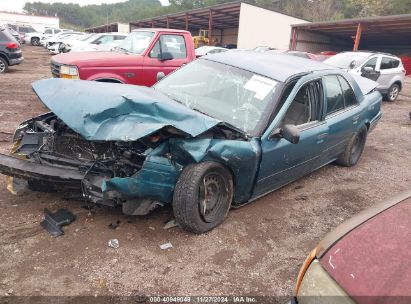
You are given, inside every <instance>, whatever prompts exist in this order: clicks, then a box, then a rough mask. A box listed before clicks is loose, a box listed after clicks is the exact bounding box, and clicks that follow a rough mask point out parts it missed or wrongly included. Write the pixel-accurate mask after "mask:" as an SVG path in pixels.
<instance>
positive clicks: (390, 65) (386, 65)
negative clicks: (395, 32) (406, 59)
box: [380, 57, 400, 70]
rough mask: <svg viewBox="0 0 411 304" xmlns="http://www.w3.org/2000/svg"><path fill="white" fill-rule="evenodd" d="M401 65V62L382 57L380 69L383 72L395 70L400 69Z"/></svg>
mask: <svg viewBox="0 0 411 304" xmlns="http://www.w3.org/2000/svg"><path fill="white" fill-rule="evenodd" d="M399 65H400V61H399V60H396V59H393V58H389V57H382V60H381V67H380V69H381V70H388V69H394V68H398V66H399Z"/></svg>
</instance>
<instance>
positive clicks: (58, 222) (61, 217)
mask: <svg viewBox="0 0 411 304" xmlns="http://www.w3.org/2000/svg"><path fill="white" fill-rule="evenodd" d="M75 219H76V216H75V215H74V214H73V213H71V212H70V211H69V210H67V209H64V208H62V209H59V210H57V211H56V212H54V213H53V212H51V211H50V210H48V209H44V220H43V221H42V222H41V223H40V225H41V226H42V227H43V228H44V229H46V230H47V231H48V232H49V233H50V234H51V235H52V236H54V237H57V236H60V235H63V234H64V231H63V229H62V227H63V226H67V225H69V224H71V223H72V222H73V221H74V220H75Z"/></svg>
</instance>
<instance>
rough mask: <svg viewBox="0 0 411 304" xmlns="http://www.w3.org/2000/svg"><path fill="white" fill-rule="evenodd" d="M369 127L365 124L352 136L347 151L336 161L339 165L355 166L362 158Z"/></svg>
mask: <svg viewBox="0 0 411 304" xmlns="http://www.w3.org/2000/svg"><path fill="white" fill-rule="evenodd" d="M367 131H368V130H367V127H366V126H363V127H361V129H360V130H359V131H358V132H357V133H356V134H354V135H353V137H351V139H350V141H349V143H348V145H347V147H346V148H345V151H344V153H343V154H341V156H340V157H339V158H338V159H337V160H336V161H335V162H336V163H337V164H338V165H340V166H344V167H352V166H355V165H356V164H357V163H358V161H359V160H360V158H361V154H362V152H363V151H364V147H365V142H366V140H367Z"/></svg>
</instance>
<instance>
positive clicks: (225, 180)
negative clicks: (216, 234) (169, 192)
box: [173, 161, 233, 234]
mask: <svg viewBox="0 0 411 304" xmlns="http://www.w3.org/2000/svg"><path fill="white" fill-rule="evenodd" d="M232 200H233V178H232V175H231V173H230V171H229V170H227V169H226V168H225V167H224V166H223V165H221V164H219V163H217V162H212V161H207V162H202V163H199V164H191V165H188V166H187V167H185V168H184V170H183V172H182V173H181V175H180V178H179V179H178V181H177V184H176V187H175V189H174V197H173V211H174V216H175V218H176V221H177V223H178V224H179V225H180V227H182V228H183V229H184V230H187V231H189V232H194V233H197V234H201V233H204V232H207V231H209V230H211V229H213V228H215V227H217V226H218V225H220V224H221V223H222V222H223V221H224V219H225V217H226V215H227V213H228V211H229V210H230V207H231V201H232Z"/></svg>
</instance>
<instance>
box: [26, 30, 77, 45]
mask: <svg viewBox="0 0 411 304" xmlns="http://www.w3.org/2000/svg"><path fill="white" fill-rule="evenodd" d="M63 32H67V33H68V32H72V30H65V29H58V28H46V29H45V30H44V31H43V33H39V32H36V33H28V34H26V37H25V39H24V40H25V42H26V43H31V45H35V46H39V45H41V42H42V41H44V40H45V39H47V38H50V37H53V36H55V35H57V34H60V33H63Z"/></svg>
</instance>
